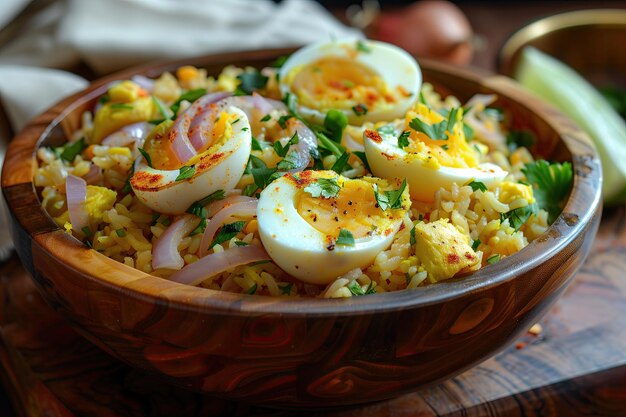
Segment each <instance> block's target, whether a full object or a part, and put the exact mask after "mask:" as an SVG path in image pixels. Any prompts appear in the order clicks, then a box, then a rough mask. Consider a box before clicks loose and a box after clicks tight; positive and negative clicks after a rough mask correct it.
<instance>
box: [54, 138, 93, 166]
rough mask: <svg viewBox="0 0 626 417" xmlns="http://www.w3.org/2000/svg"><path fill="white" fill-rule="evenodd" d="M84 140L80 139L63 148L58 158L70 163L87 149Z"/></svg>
mask: <svg viewBox="0 0 626 417" xmlns="http://www.w3.org/2000/svg"><path fill="white" fill-rule="evenodd" d="M87 146H88V145H87V144H86V143H85V138H80V139H78V140H77V141H76V142H73V143H70V144H69V145H66V146H65V147H64V148H63V152H61V156H60V158H61V159H62V160H64V161H67V162H72V161H74V159H75V158H76V155H78V154H79V153H81V152H82V151H84V150H85V149H86V148H87Z"/></svg>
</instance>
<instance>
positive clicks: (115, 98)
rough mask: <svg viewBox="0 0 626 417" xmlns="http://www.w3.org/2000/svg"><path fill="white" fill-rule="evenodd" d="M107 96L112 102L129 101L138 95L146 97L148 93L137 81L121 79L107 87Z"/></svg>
mask: <svg viewBox="0 0 626 417" xmlns="http://www.w3.org/2000/svg"><path fill="white" fill-rule="evenodd" d="M108 94H109V98H110V99H111V101H112V102H113V103H130V102H132V101H135V100H137V99H138V98H140V97H146V96H147V95H148V93H147V92H146V90H144V89H143V88H141V87H140V86H139V85H138V84H137V83H134V82H132V81H122V82H121V83H119V84H115V85H114V86H112V87H111V88H109V92H108Z"/></svg>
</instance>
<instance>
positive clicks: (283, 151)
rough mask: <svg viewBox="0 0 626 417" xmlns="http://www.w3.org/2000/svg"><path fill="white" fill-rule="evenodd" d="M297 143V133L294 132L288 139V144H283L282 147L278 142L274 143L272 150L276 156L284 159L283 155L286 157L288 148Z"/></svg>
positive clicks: (298, 139) (298, 140)
mask: <svg viewBox="0 0 626 417" xmlns="http://www.w3.org/2000/svg"><path fill="white" fill-rule="evenodd" d="M299 142H300V138H299V136H298V132H296V133H294V134H293V136H292V137H291V139H289V142H287V143H286V144H285V146H283V145H282V144H281V143H280V141H278V140H277V141H276V142H274V144H273V145H272V147H273V148H274V152H276V155H278V156H280V157H281V158H284V157H285V155H287V152H289V148H290V147H291V145H297V144H298V143H299Z"/></svg>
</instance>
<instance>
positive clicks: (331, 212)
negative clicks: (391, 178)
mask: <svg viewBox="0 0 626 417" xmlns="http://www.w3.org/2000/svg"><path fill="white" fill-rule="evenodd" d="M305 173H306V171H305ZM305 173H303V174H305ZM374 183H378V186H379V193H384V191H385V190H390V189H393V187H391V186H389V184H388V182H387V181H385V180H378V179H372V181H371V182H370V181H367V180H363V179H360V180H351V179H346V178H343V177H338V179H337V184H339V185H340V187H341V188H340V190H339V192H338V193H337V195H336V196H335V197H331V198H324V197H313V196H312V195H311V194H310V193H309V192H307V191H305V190H304V188H306V185H305V184H300V185H299V186H300V187H301V188H300V191H299V192H298V194H297V197H296V202H295V206H296V210H297V211H298V213H299V214H300V216H301V217H302V218H303V219H305V220H306V221H307V223H309V224H310V225H311V226H312V227H313V228H315V229H317V230H318V231H320V232H322V233H324V234H325V235H327V236H330V237H333V238H335V237H337V236H338V234H339V231H340V230H341V229H346V230H348V231H350V233H352V235H353V236H354V238H355V239H358V238H362V237H366V236H371V235H372V234H374V233H375V234H387V233H391V231H392V229H393V224H394V222H397V221H398V219H401V218H402V217H403V216H404V214H405V213H406V210H407V209H408V206H409V205H410V200H409V199H408V194H407V195H406V198H403V200H402V202H403V208H402V209H387V210H385V211H383V210H382V209H381V208H380V207H379V205H378V204H377V202H376V198H375V195H374V188H373V184H374ZM397 188H398V187H397Z"/></svg>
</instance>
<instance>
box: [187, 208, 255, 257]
mask: <svg viewBox="0 0 626 417" xmlns="http://www.w3.org/2000/svg"><path fill="white" fill-rule="evenodd" d="M257 205H258V200H257V199H254V201H247V202H244V203H237V204H233V205H230V206H226V207H225V208H223V209H222V210H220V211H219V212H217V214H215V216H213V217H212V218H211V220H209V222H208V223H207V225H206V228H205V229H204V234H203V235H202V241H201V242H200V248H199V250H198V254H199V255H200V257H202V256H205V255H206V254H207V252H208V249H209V245H210V244H211V242H212V241H213V236H214V235H215V232H216V231H217V229H219V228H220V227H222V225H223V224H224V223H226V221H228V220H229V219H231V218H233V217H252V216H255V215H256V207H257Z"/></svg>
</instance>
